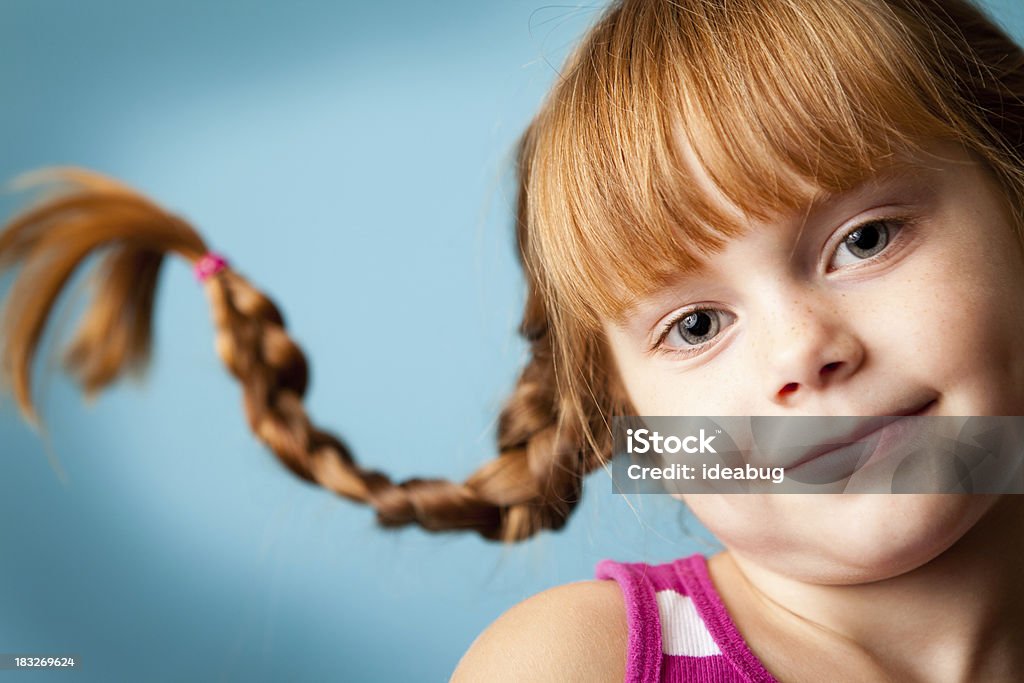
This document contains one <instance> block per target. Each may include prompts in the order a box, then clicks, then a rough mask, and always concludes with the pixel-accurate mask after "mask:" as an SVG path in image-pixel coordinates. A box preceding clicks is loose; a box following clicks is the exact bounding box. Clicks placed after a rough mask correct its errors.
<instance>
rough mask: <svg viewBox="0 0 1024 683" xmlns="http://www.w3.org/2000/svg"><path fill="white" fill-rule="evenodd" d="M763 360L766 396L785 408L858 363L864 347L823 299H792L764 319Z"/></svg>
mask: <svg viewBox="0 0 1024 683" xmlns="http://www.w3.org/2000/svg"><path fill="white" fill-rule="evenodd" d="M768 327H769V328H770V329H771V331H770V332H768V334H767V335H766V336H767V337H768V341H769V343H768V345H767V347H766V349H767V350H766V356H765V359H764V360H765V365H764V367H765V368H766V370H767V372H766V376H767V378H768V379H767V382H768V383H767V391H768V393H769V398H770V400H771V401H772V402H773V403H774V404H776V405H778V406H785V407H796V406H798V405H800V404H803V403H806V402H807V401H808V400H810V399H812V398H813V395H815V394H818V393H820V392H823V391H828V390H829V389H830V388H835V387H838V386H839V385H841V384H842V383H843V382H845V381H846V380H847V379H848V378H849V377H851V376H852V375H854V374H855V373H856V372H857V371H858V370H859V369H860V367H861V366H862V365H863V363H864V355H865V352H864V346H863V344H862V343H861V341H860V339H859V338H858V337H857V336H856V334H855V333H854V331H853V330H852V329H851V328H850V326H849V325H848V324H846V323H845V322H844V321H843V320H842V319H841V318H840V316H839V315H838V314H837V312H836V311H835V309H834V308H833V307H832V306H830V305H829V303H828V302H826V301H818V300H815V299H813V298H806V299H799V300H794V301H793V302H792V303H791V304H790V305H789V306H786V307H780V308H776V309H775V311H774V312H773V314H772V315H771V316H770V318H769V319H768Z"/></svg>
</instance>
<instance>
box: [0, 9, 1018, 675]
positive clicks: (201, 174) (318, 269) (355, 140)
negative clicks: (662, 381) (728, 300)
mask: <svg viewBox="0 0 1024 683" xmlns="http://www.w3.org/2000/svg"><path fill="white" fill-rule="evenodd" d="M1015 5H1016V0H1000V1H999V2H992V3H991V4H990V6H991V7H992V8H993V11H994V12H995V14H996V16H997V17H999V18H1001V19H1002V20H1003V21H1004V23H1006V25H1007V26H1008V27H1009V28H1011V30H1013V31H1014V32H1015V33H1016V35H1018V36H1021V35H1022V34H1024V8H1021V7H1018V6H1015ZM441 6H443V9H437V8H438V7H441ZM598 10H599V7H597V6H595V7H581V8H578V9H574V8H571V7H566V6H549V5H543V4H541V3H538V2H536V1H533V0H531V1H527V0H506V1H503V2H492V3H481V2H466V1H459V2H446V3H443V5H437V4H434V3H420V2H410V1H407V0H403V1H398V2H390V3H377V4H374V3H354V2H353V3H345V2H330V1H328V0H304V1H299V0H293V1H292V2H288V3H284V2H278V3H254V2H250V1H248V0H244V1H243V0H230V1H227V2H217V3H211V2H206V1H200V0H173V1H171V0H159V1H148V2H138V1H134V0H133V1H129V0H102V1H99V0H93V1H91V2H80V1H77V0H64V1H57V0H4V2H3V3H2V4H0V17H2V21H0V54H2V55H3V57H4V59H3V60H2V61H0V92H2V94H3V102H4V104H3V106H2V107H0V150H2V154H0V177H2V178H9V177H12V176H14V175H15V174H17V173H19V172H21V171H24V170H26V169H31V168H36V167H39V166H43V165H50V164H75V165H83V166H88V167H92V168H95V169H97V170H100V171H103V172H106V173H109V174H112V175H115V176H117V177H119V178H122V179H123V180H125V181H127V182H129V183H131V184H133V185H135V186H137V187H138V188H140V189H142V190H143V191H145V192H147V193H148V194H150V195H151V196H153V197H154V198H156V199H157V200H158V201H159V202H161V203H162V204H163V205H165V206H167V207H168V208H170V209H172V210H174V211H176V212H179V213H180V214H182V215H184V216H185V217H187V218H188V219H189V220H191V221H192V222H193V223H194V224H195V225H196V226H198V227H199V229H200V230H201V231H202V232H203V234H204V235H205V236H206V237H207V239H208V241H209V242H210V243H211V245H212V246H213V247H214V248H215V249H218V250H220V251H222V252H223V253H225V254H226V255H227V256H228V257H229V258H230V260H231V261H232V263H233V264H234V265H235V267H236V268H237V269H238V270H240V271H242V272H243V273H245V274H246V275H248V276H249V277H250V278H251V279H252V280H253V281H254V283H255V284H257V286H260V287H262V288H263V289H264V290H265V291H266V292H268V293H269V294H270V295H271V296H272V297H273V298H274V299H275V300H276V301H277V302H278V303H279V304H280V305H281V307H282V309H283V310H284V312H285V315H286V318H287V321H288V324H289V329H290V330H291V331H292V333H293V335H294V336H295V338H296V339H297V340H298V341H299V343H300V344H301V345H302V346H303V348H304V349H305V350H306V352H307V354H308V356H309V358H310V359H311V361H312V370H313V373H312V376H313V380H312V385H311V390H310V392H309V395H308V401H307V405H308V407H309V410H310V412H311V414H312V415H313V417H314V420H315V421H317V422H319V423H320V424H321V425H324V426H326V427H328V428H329V429H331V430H334V431H336V432H338V433H340V434H341V435H342V436H344V437H345V438H346V439H347V440H348V441H349V443H350V444H351V445H352V446H353V448H354V450H355V452H356V454H357V457H360V458H361V460H362V461H363V462H364V463H366V464H368V465H370V466H372V467H377V468H380V469H383V470H385V471H388V472H390V473H391V474H392V475H393V476H395V477H396V478H399V479H404V478H408V477H412V476H443V477H449V478H453V479H458V480H461V479H464V478H465V477H466V476H467V475H469V474H470V473H471V472H472V471H473V470H474V469H475V468H476V467H478V466H479V465H480V464H481V463H482V462H484V461H485V460H487V459H489V458H491V457H493V456H494V445H493V444H494V437H493V434H494V423H495V416H496V415H497V412H498V410H499V408H500V406H501V404H502V402H503V400H504V397H505V396H506V394H507V393H508V392H509V390H510V389H511V387H512V384H513V382H514V380H515V376H516V374H517V372H518V370H519V367H520V366H521V364H522V363H523V362H524V360H525V348H524V345H523V344H522V343H521V342H520V341H519V340H518V338H517V337H516V336H515V328H516V325H517V323H518V318H519V314H520V306H521V302H522V291H521V290H522V279H521V276H520V274H519V271H518V268H517V265H516V262H515V256H514V250H513V242H512V237H511V235H512V233H511V220H510V219H511V206H512V182H511V181H512V178H511V173H510V164H509V159H510V154H511V152H512V149H513V145H514V143H515V140H516V138H517V137H518V135H519V134H520V133H521V131H522V130H523V128H524V127H525V125H526V124H527V122H528V121H529V118H530V117H531V115H532V113H533V112H534V111H535V109H536V108H537V106H538V105H539V103H540V101H541V98H542V96H543V94H544V92H545V91H546V89H547V87H548V86H549V85H550V83H551V82H552V80H553V79H554V78H555V77H556V74H557V71H556V69H557V65H559V64H560V63H561V61H562V59H563V58H564V56H565V54H566V51H567V48H568V46H569V45H571V44H572V42H573V41H574V39H575V38H576V37H577V36H578V35H579V34H580V32H581V31H582V30H583V29H584V28H585V26H586V25H587V24H588V22H590V21H592V20H593V19H594V18H595V16H596V14H597V12H598ZM15 206H16V203H15V200H13V199H12V198H11V197H9V196H8V197H4V198H3V201H2V205H0V208H3V209H4V211H5V214H6V213H7V212H9V211H10V210H11V209H12V208H13V207H15ZM10 280H11V277H10V275H9V274H8V275H7V276H4V277H2V278H0V289H2V288H5V287H6V286H7V285H8V284H9V282H10ZM79 282H81V279H79ZM157 303H158V306H157V315H156V320H155V326H156V346H155V353H154V364H153V366H152V368H151V371H150V373H149V375H148V376H147V379H146V381H145V383H144V384H141V385H140V384H137V383H132V382H125V383H122V384H120V385H117V386H116V387H115V388H114V389H113V390H111V391H109V392H107V393H105V394H103V395H101V396H100V398H99V399H98V400H97V401H96V402H95V404H93V405H91V406H86V405H84V404H83V403H82V401H81V400H80V395H79V394H78V393H77V391H76V389H75V387H74V386H73V385H72V384H71V383H70V382H69V381H68V380H67V379H66V378H65V377H64V376H62V375H60V374H59V373H57V372H56V371H54V368H55V367H56V364H55V361H54V360H53V358H54V354H55V352H56V351H58V350H59V347H57V346H56V345H55V344H53V342H54V341H55V340H56V339H57V334H59V332H58V333H56V334H55V329H54V328H53V326H51V328H50V330H49V332H48V334H47V350H46V353H45V354H44V355H45V357H44V358H42V359H41V361H40V363H39V368H38V369H39V373H38V374H37V375H36V378H37V382H36V387H37V397H38V400H39V406H40V410H41V413H42V416H43V419H44V421H45V422H46V424H47V426H48V428H49V438H48V440H46V441H44V440H42V439H40V438H39V437H38V436H37V435H36V434H34V433H33V432H32V431H31V430H30V429H29V428H28V427H27V426H26V425H25V424H24V423H22V422H20V420H19V419H18V417H17V415H16V413H15V411H14V409H13V406H12V402H11V401H10V399H9V398H8V397H4V399H3V403H2V404H0V542H2V544H3V545H2V550H0V652H6V653H14V652H30V653H52V654H60V653H74V654H77V655H79V656H81V658H82V665H81V669H80V670H78V671H75V672H72V671H62V672H52V673H44V672H36V673H34V674H26V673H24V672H10V671H9V672H0V679H12V680H13V679H20V678H22V677H25V676H32V677H33V680H48V679H50V678H52V679H60V680H64V679H71V678H74V679H76V680H89V681H111V680H117V681H120V680H125V681H127V680H147V681H180V680H225V681H235V680H246V681H277V680H324V679H331V680H345V681H364V680H417V681H419V680H424V681H426V680H445V679H446V678H447V676H448V675H449V674H450V673H451V671H452V669H453V668H454V666H455V664H456V662H457V661H458V658H459V657H460V656H461V655H462V653H463V652H464V651H465V650H466V648H467V647H468V646H469V644H470V643H471V642H472V640H473V638H474V637H475V636H476V635H477V634H478V633H479V632H480V631H481V630H483V629H484V628H485V627H486V626H487V624H488V623H490V622H491V621H493V620H494V619H495V618H496V617H497V616H498V615H499V614H500V613H501V612H503V611H504V610H506V609H507V608H508V607H510V606H511V605H513V604H514V603H516V602H518V601H519V600H521V599H523V598H525V597H527V596H528V595H531V594H533V593H536V592H538V591H541V590H543V589H545V588H548V587H550V586H553V585H556V584H559V583H565V582H568V581H575V580H580V579H586V578H590V577H591V576H592V573H593V566H594V564H595V563H596V562H597V561H598V560H600V559H602V558H605V557H613V558H616V559H621V560H631V561H648V562H660V561H665V560H669V559H672V558H675V557H679V556H682V555H686V554H689V553H691V552H696V551H702V552H710V551H713V549H714V546H713V545H711V544H710V543H709V542H708V541H706V540H702V536H703V533H704V532H702V531H701V530H700V528H699V525H698V524H697V523H696V522H695V521H694V520H693V519H692V518H691V517H690V516H688V515H687V513H686V512H685V509H684V508H683V506H682V505H681V504H679V503H677V502H675V501H674V500H672V499H668V498H667V497H661V496H647V497H638V498H630V499H625V498H623V497H621V496H616V495H613V494H612V493H611V486H610V482H609V480H608V477H607V475H605V474H604V473H597V474H595V475H593V476H592V477H591V478H590V480H589V481H588V486H587V490H586V494H585V497H584V500H583V503H582V505H581V506H580V507H579V508H578V510H577V512H576V514H575V515H574V517H573V519H572V521H571V523H570V524H569V526H568V527H567V529H566V530H565V531H563V532H561V533H558V534H550V533H548V534H544V535H542V536H540V537H538V538H535V539H533V540H531V541H529V542H527V543H524V544H520V545H517V546H512V547H502V546H500V545H497V544H494V543H488V542H485V541H482V540H480V539H479V538H477V537H474V536H464V535H463V536H460V535H440V536H439V535H430V534H427V533H425V532H422V531H419V530H416V529H412V530H403V531H399V532H395V531H383V530H380V529H378V528H377V527H375V526H374V523H373V516H372V514H371V511H370V510H368V509H366V508H363V507H361V506H358V505H355V504H353V503H350V502H348V501H345V500H342V499H339V498H337V497H335V496H334V495H333V494H330V493H329V492H327V491H324V490H322V489H319V488H316V487H312V486H309V485H307V484H305V483H303V482H301V481H299V480H297V479H296V478H294V477H292V476H291V475H290V474H288V473H287V472H286V470H284V468H283V467H282V466H281V465H279V464H278V462H277V460H276V459H275V458H274V457H273V456H272V455H271V454H270V452H269V451H267V450H266V449H264V448H263V447H262V446H261V445H260V443H259V442H258V441H257V440H256V439H255V437H253V436H252V435H251V434H250V432H249V431H248V429H247V427H246V423H245V419H244V416H243V412H242V408H241V397H240V391H239V388H238V386H237V385H236V384H235V382H234V381H233V379H231V378H230V376H229V375H228V374H227V372H226V371H225V370H224V369H223V368H222V366H221V365H220V362H219V359H218V358H217V356H216V355H215V353H214V350H213V334H212V326H211V323H210V313H209V308H208V305H207V302H206V299H205V296H204V295H203V293H202V291H201V289H200V288H199V287H198V286H197V285H196V283H195V282H194V280H193V278H192V275H191V273H190V272H189V270H188V268H187V267H186V265H185V264H184V263H183V262H179V261H172V262H171V263H169V264H168V265H167V266H166V267H165V270H164V273H163V275H162V277H161V284H160V289H159V292H158V299H157ZM79 304H80V301H79V302H76V301H74V300H73V299H71V298H68V297H66V298H65V299H63V300H62V306H61V308H60V310H59V311H58V315H59V316H62V317H63V318H64V319H65V323H64V324H65V327H64V336H63V337H62V338H64V339H66V338H67V336H66V335H67V333H69V332H71V331H72V329H73V328H72V327H71V325H72V324H73V322H74V319H73V316H74V313H75V311H76V310H78V309H77V308H76V307H77V306H78V305H79Z"/></svg>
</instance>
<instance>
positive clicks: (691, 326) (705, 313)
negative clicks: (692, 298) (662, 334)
mask: <svg viewBox="0 0 1024 683" xmlns="http://www.w3.org/2000/svg"><path fill="white" fill-rule="evenodd" d="M716 313H717V312H716V311H713V310H701V311H693V312H692V313H687V314H686V315H684V316H683V317H682V319H680V320H679V322H677V323H676V328H677V329H678V330H679V336H681V337H682V338H683V340H685V341H686V343H687V344H690V345H691V346H696V345H697V344H703V343H704V342H706V341H709V340H710V339H713V338H714V337H715V335H717V334H718V330H719V329H720V328H721V323H720V322H719V320H718V315H717V314H716Z"/></svg>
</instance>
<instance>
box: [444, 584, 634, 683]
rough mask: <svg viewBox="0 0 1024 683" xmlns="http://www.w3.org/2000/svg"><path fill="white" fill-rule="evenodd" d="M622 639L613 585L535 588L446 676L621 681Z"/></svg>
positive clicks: (621, 609) (459, 681)
mask: <svg viewBox="0 0 1024 683" xmlns="http://www.w3.org/2000/svg"><path fill="white" fill-rule="evenodd" d="M628 644H629V628H628V626H627V622H626V607H625V603H624V601H623V597H622V591H621V589H620V588H619V586H618V584H617V583H616V582H614V581H579V582H576V583H570V584H566V585H564V586H558V587H556V588H552V589H550V590H546V591H544V592H543V593H538V594H537V595H534V596H533V597H531V598H528V599H526V600H524V601H523V602H521V603H519V604H518V605H515V606H514V607H512V608H511V609H509V610H508V611H507V612H505V613H504V614H502V615H501V616H500V617H498V619H497V620H495V621H494V623H492V624H491V625H490V626H489V627H487V629H486V630H485V631H484V632H483V633H481V634H480V635H479V636H478V637H477V639H476V640H475V641H474V642H473V644H472V645H471V646H470V648H469V651H468V652H466V654H465V655H464V656H463V657H462V660H461V661H460V662H459V665H458V668H457V669H456V670H455V673H454V674H453V676H452V679H451V680H452V681H453V683H464V682H466V681H477V680H502V681H548V680H551V681H565V680H586V681H603V680H607V681H613V680H614V681H621V680H623V678H624V677H625V672H626V649H627V647H628Z"/></svg>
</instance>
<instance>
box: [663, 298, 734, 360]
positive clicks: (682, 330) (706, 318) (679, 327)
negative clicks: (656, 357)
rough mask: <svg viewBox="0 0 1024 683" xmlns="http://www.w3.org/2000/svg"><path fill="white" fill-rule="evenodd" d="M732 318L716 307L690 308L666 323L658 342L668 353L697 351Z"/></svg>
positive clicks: (729, 322) (711, 339)
mask: <svg viewBox="0 0 1024 683" xmlns="http://www.w3.org/2000/svg"><path fill="white" fill-rule="evenodd" d="M732 320H733V317H732V315H730V314H729V313H726V312H725V311H722V310H720V309H717V308H697V309H691V310H690V311H687V312H686V313H683V314H682V315H680V316H679V317H677V318H675V319H674V320H673V321H672V322H670V323H668V324H667V325H666V327H665V331H664V333H663V334H662V336H661V339H660V340H659V342H658V344H659V346H660V347H661V348H662V350H664V351H667V352H669V353H698V352H700V351H702V350H703V349H702V348H700V347H703V346H710V345H711V343H713V341H714V339H715V337H717V336H718V335H719V334H720V333H721V332H722V330H723V329H725V328H726V327H728V326H729V325H730V324H731V323H732Z"/></svg>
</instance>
